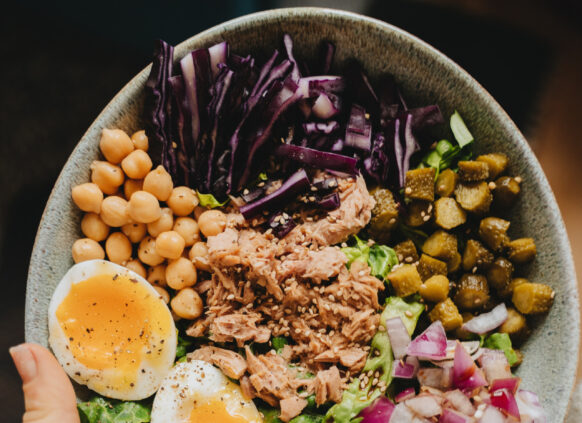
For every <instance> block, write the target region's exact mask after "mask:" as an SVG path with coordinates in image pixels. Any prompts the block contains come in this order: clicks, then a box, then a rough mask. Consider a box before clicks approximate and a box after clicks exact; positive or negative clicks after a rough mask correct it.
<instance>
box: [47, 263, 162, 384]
mask: <svg viewBox="0 0 582 423" xmlns="http://www.w3.org/2000/svg"><path fill="white" fill-rule="evenodd" d="M56 317H57V320H58V322H59V324H60V326H61V328H62V330H63V332H64V333H65V336H66V337H67V339H68V341H69V346H68V348H69V349H70V351H71V353H72V354H73V356H74V357H75V359H76V360H78V361H79V362H80V363H81V364H83V365H85V366H86V367H88V368H90V369H95V370H106V369H113V370H114V375H115V376H116V377H115V379H117V380H116V381H115V383H119V384H121V385H122V386H123V385H128V386H133V383H135V380H136V378H137V374H138V372H139V371H140V366H142V365H143V364H144V363H147V365H148V367H150V368H151V367H157V366H156V365H157V364H158V363H157V361H156V360H158V361H162V360H161V357H162V353H163V351H164V349H163V346H164V345H163V344H164V337H165V336H166V334H168V333H170V331H171V330H172V329H171V327H172V326H171V323H172V322H171V316H170V314H169V313H168V309H167V307H166V306H165V304H164V303H163V301H161V300H160V299H159V297H157V296H156V295H155V294H154V293H152V292H151V291H150V290H148V289H147V287H145V286H143V285H142V284H141V283H138V281H137V280H135V279H131V278H130V277H129V276H126V275H111V274H100V275H96V276H93V277H90V278H88V279H86V280H83V281H81V282H79V283H76V284H73V285H72V286H71V289H70V291H69V293H68V294H67V296H66V297H65V299H64V300H63V302H62V303H61V304H60V305H59V307H58V308H57V312H56ZM160 364H161V363H160ZM141 371H142V372H145V370H143V368H142V369H141Z"/></svg>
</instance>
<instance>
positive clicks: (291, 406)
mask: <svg viewBox="0 0 582 423" xmlns="http://www.w3.org/2000/svg"><path fill="white" fill-rule="evenodd" d="M279 405H280V407H281V415H280V416H279V418H280V419H281V420H283V421H284V422H288V421H289V420H291V419H292V418H293V417H297V416H298V415H299V414H301V411H302V410H303V409H304V408H305V407H307V400H305V399H303V398H299V397H298V396H294V397H289V398H285V399H282V400H281V401H280V402H279Z"/></svg>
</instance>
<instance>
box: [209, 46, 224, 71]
mask: <svg viewBox="0 0 582 423" xmlns="http://www.w3.org/2000/svg"><path fill="white" fill-rule="evenodd" d="M208 54H209V56H210V71H211V72H212V76H213V78H216V75H217V74H218V65H219V64H220V63H226V58H227V57H228V43H227V42H226V41H223V42H222V43H218V44H215V45H213V46H212V47H209V48H208Z"/></svg>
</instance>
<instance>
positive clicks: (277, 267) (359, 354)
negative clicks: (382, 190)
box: [187, 177, 384, 420]
mask: <svg viewBox="0 0 582 423" xmlns="http://www.w3.org/2000/svg"><path fill="white" fill-rule="evenodd" d="M338 190H339V194H340V198H341V200H342V202H341V206H340V208H339V209H337V210H335V211H333V212H331V213H329V214H328V215H327V216H325V217H321V218H317V216H315V217H313V215H311V216H303V214H304V212H303V211H302V212H299V214H301V216H302V217H303V218H304V219H303V223H300V224H298V226H297V227H296V228H295V229H294V230H293V231H292V232H290V233H289V234H288V235H287V236H286V237H285V238H283V239H281V240H279V239H276V238H275V237H274V236H273V235H272V234H270V233H268V232H262V231H261V230H258V229H256V228H255V227H254V225H255V224H258V223H260V221H261V219H262V218H258V219H257V220H256V221H255V222H252V221H251V222H245V221H244V219H241V216H240V215H239V214H237V213H236V212H232V213H228V214H227V227H226V229H225V230H224V231H223V232H222V233H220V234H218V235H216V236H210V237H208V239H207V247H208V264H209V266H210V268H211V272H210V274H211V278H210V279H209V280H205V281H204V282H202V283H201V286H200V287H196V286H195V288H196V289H197V290H198V292H199V293H200V294H201V296H202V298H203V301H204V305H205V313H204V314H203V315H202V316H201V317H200V318H198V319H197V320H195V321H194V322H192V324H191V326H190V328H188V330H187V334H188V335H191V336H197V337H202V336H206V337H208V338H209V339H210V340H211V341H214V342H218V343H229V342H236V344H237V345H238V346H239V347H242V346H243V345H245V344H246V343H249V342H255V343H265V342H268V341H269V339H270V338H271V337H272V336H284V337H286V338H288V339H290V344H289V345H288V346H286V347H285V348H284V350H283V352H282V354H276V353H275V352H274V351H271V352H269V353H267V354H256V355H255V354H253V353H252V352H251V351H250V349H249V348H248V347H246V354H245V355H246V372H245V371H244V370H243V371H242V372H243V373H241V371H240V369H241V368H242V366H240V365H239V364H240V362H239V360H236V363H235V362H234V361H233V362H228V363H226V365H229V366H230V367H231V368H230V369H229V371H230V372H231V374H232V375H234V376H231V377H235V378H237V379H239V380H240V384H241V389H242V390H243V393H244V394H245V395H246V396H248V397H250V398H254V397H258V398H261V399H262V400H264V401H265V402H267V403H269V404H271V405H272V406H279V407H281V410H282V411H281V412H282V417H281V419H282V420H285V419H287V420H288V419H291V418H292V417H294V416H295V415H298V413H300V412H301V410H302V409H303V407H304V406H305V405H304V404H306V403H305V401H304V400H303V399H302V398H301V397H299V396H298V392H299V391H302V392H306V393H313V392H316V391H317V392H316V393H317V396H318V398H319V401H324V402H325V401H340V400H341V392H342V387H343V386H345V383H346V382H347V381H348V379H349V377H350V375H354V374H355V373H357V372H359V371H361V369H362V368H363V366H364V364H365V361H366V357H367V355H368V352H369V347H368V346H367V345H368V344H369V342H370V340H371V339H372V337H373V336H374V334H375V333H376V330H377V328H378V326H379V316H380V314H379V312H380V310H381V307H380V305H379V303H378V291H380V290H383V289H384V284H383V283H382V282H381V281H380V280H378V279H377V278H375V277H373V276H371V275H370V269H369V267H368V266H367V264H366V263H361V262H355V263H353V264H352V265H351V267H350V270H348V269H347V267H346V262H347V258H346V256H345V254H343V253H342V252H341V250H340V248H339V247H337V246H335V244H337V243H340V242H343V241H345V240H346V239H347V238H348V237H349V236H350V235H353V234H356V233H357V232H359V231H360V230H361V229H362V228H363V227H364V226H365V225H366V224H367V223H368V222H369V220H370V217H371V210H372V207H373V206H374V200H373V198H372V197H371V196H370V195H369V194H368V191H367V189H366V186H365V183H364V180H363V179H362V178H361V177H358V178H356V179H353V178H348V179H343V180H340V181H339V188H338ZM209 351H210V350H203V351H202V352H200V353H199V354H200V355H202V354H207V353H208V352H209ZM213 351H214V350H213ZM233 354H236V353H233ZM208 359H209V360H217V359H213V358H212V357H210V358H208ZM211 362H213V363H215V364H216V365H218V366H219V367H221V366H224V365H225V362H224V361H223V362H222V364H221V363H218V362H217V361H211ZM235 364H236V366H235ZM291 364H292V365H293V366H290V365H291ZM300 369H301V370H300ZM305 372H311V373H312V374H314V375H315V378H306V377H305V376H302V374H304V373H305ZM225 373H226V371H225ZM283 417H284V418H285V419H284V418H283Z"/></svg>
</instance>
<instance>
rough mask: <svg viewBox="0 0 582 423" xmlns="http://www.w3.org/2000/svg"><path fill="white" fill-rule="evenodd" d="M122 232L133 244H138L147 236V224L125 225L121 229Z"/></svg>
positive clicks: (134, 223)
mask: <svg viewBox="0 0 582 423" xmlns="http://www.w3.org/2000/svg"><path fill="white" fill-rule="evenodd" d="M121 232H123V233H124V234H125V236H126V237H128V238H129V240H130V241H131V242H132V243H133V244H137V243H138V242H140V241H141V240H142V239H143V238H144V236H145V235H146V225H145V223H138V222H131V223H128V224H126V225H123V226H122V227H121Z"/></svg>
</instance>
